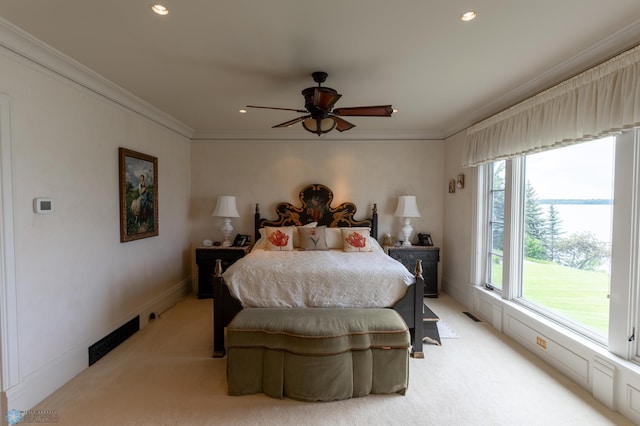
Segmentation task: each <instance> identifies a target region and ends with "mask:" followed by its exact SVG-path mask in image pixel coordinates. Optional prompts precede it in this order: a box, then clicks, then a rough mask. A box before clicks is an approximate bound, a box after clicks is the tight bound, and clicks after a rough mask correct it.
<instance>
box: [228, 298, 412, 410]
mask: <svg viewBox="0 0 640 426" xmlns="http://www.w3.org/2000/svg"><path fill="white" fill-rule="evenodd" d="M226 341H227V382H228V393H229V395H246V394H253V393H260V392H264V393H265V394H267V395H268V396H271V397H274V398H283V397H285V396H286V397H289V398H293V399H299V400H303V401H333V400H341V399H347V398H352V397H360V396H365V395H368V394H370V393H374V394H392V393H398V394H402V395H404V394H405V392H406V390H407V387H408V383H409V345H410V335H409V330H408V328H407V325H406V324H405V322H404V320H403V319H402V317H400V315H399V314H398V313H397V312H396V311H394V310H392V309H374V308H370V309H364V308H363V309H360V308H309V309H297V308H282V309H280V308H249V309H243V310H242V311H240V312H239V313H238V314H237V315H236V317H235V318H234V319H233V321H231V323H230V324H229V326H228V327H227V339H226Z"/></svg>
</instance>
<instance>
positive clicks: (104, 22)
mask: <svg viewBox="0 0 640 426" xmlns="http://www.w3.org/2000/svg"><path fill="white" fill-rule="evenodd" d="M150 2H151V0H109V1H100V2H98V1H88V0H59V1H36V0H0V16H2V18H4V19H5V20H7V21H9V22H11V23H12V24H14V25H16V26H18V27H20V28H22V29H23V30H25V31H27V32H28V33H30V34H32V35H33V36H35V37H37V38H39V39H40V40H42V41H44V42H45V43H46V44H48V45H50V46H52V47H53V48H55V49H57V50H58V51H60V52H62V53H64V54H65V55H67V56H69V57H71V58H72V59H74V60H76V61H78V62H79V63H81V64H83V65H84V66H86V67H88V68H90V69H92V70H94V71H96V72H97V73H98V74H100V75H102V76H103V77H105V78H107V79H108V80H110V81H112V82H113V83H115V84H116V85H118V86H120V87H122V88H124V89H126V90H127V91H129V92H131V93H132V94H134V95H136V96H137V97H139V98H141V99H143V100H144V101H146V102H148V103H149V104H152V105H154V106H155V107H157V108H158V109H160V110H162V111H164V112H165V113H167V114H169V115H170V116H172V117H173V118H175V119H176V120H178V121H180V122H182V123H183V124H184V125H186V126H187V127H188V128H191V129H192V130H193V137H194V139H206V138H213V139H227V138H265V139H290V138H304V139H310V138H316V136H315V135H313V134H311V133H307V132H305V131H304V130H303V129H302V127H301V125H296V126H295V127H292V128H279V129H272V128H271V126H272V125H275V124H279V123H281V122H284V121H287V120H290V119H293V118H296V117H297V116H298V115H300V114H298V113H296V112H293V111H275V110H259V109H252V110H249V112H248V113H247V114H239V113H238V110H239V109H240V108H242V107H244V106H245V105H247V104H252V105H265V106H273V107H282V108H296V109H298V108H301V109H303V108H304V101H303V97H302V95H301V94H300V92H301V90H302V89H304V88H306V87H310V86H314V85H315V83H313V80H312V79H311V76H310V74H311V72H313V71H325V72H327V73H329V77H328V79H327V82H326V83H325V84H324V85H325V86H328V87H332V88H334V89H336V90H337V91H338V92H339V93H341V94H342V95H343V96H342V99H340V100H339V101H338V103H337V104H336V107H348V106H363V105H379V104H387V103H390V104H392V105H393V107H394V108H395V109H397V110H398V112H397V113H395V114H394V115H393V117H391V118H382V117H376V118H371V117H349V118H348V120H349V121H351V122H353V123H354V124H356V126H357V127H356V128H354V129H352V130H349V131H347V132H344V133H338V132H337V131H333V132H331V133H330V134H329V135H327V137H328V138H343V139H351V138H355V139H367V138H376V139H379V138H385V139H441V138H445V137H448V136H451V135H452V134H455V133H456V132H458V131H461V130H463V129H464V128H466V127H468V126H469V125H471V124H473V123H474V122H477V121H478V120H480V119H482V118H485V117H487V116H488V115H491V114H493V113H496V112H498V111H500V110H502V109H504V108H506V107H508V106H510V105H512V104H514V103H516V102H518V101H520V100H522V99H524V98H525V97H528V96H530V95H532V94H534V93H536V92H538V91H540V90H542V89H545V88H547V87H549V86H551V85H553V84H556V83H558V82H560V81H561V80H562V79H565V78H567V77H569V76H571V75H573V74H575V73H576V72H578V71H581V70H584V69H585V68H587V67H588V66H591V65H593V64H595V63H597V62H599V61H601V60H603V59H605V58H607V57H609V56H611V55H612V54H614V53H617V52H619V51H621V50H623V49H625V48H627V47H630V46H631V45H633V44H637V43H638V42H640V1H638V0H607V1H603V0H535V1H533V0H464V1H462V0H400V1H389V0H324V1H313V2H312V1H308V0H269V1H261V0H216V1H213V0H188V1H185V0H164V3H163V4H164V5H165V6H167V7H168V8H169V9H170V11H171V13H170V14H169V15H168V16H165V17H161V16H157V15H155V14H153V13H152V12H151V10H150V8H149V3H150ZM468 9H474V10H477V11H478V18H477V19H476V20H475V21H472V22H469V23H463V22H462V21H460V20H459V16H460V15H461V14H462V13H463V12H465V11H466V10H468ZM0 44H1V40H0Z"/></svg>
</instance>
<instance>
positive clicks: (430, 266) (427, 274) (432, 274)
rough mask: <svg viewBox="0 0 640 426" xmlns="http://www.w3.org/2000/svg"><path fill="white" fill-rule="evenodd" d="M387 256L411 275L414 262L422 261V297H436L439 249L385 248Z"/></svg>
mask: <svg viewBox="0 0 640 426" xmlns="http://www.w3.org/2000/svg"><path fill="white" fill-rule="evenodd" d="M384 250H385V251H386V252H387V254H388V255H389V256H391V257H393V258H394V259H396V260H397V261H399V262H400V263H402V264H403V265H404V266H406V267H407V269H408V270H409V271H410V272H411V273H413V272H414V270H415V267H416V260H418V259H421V260H422V275H423V277H424V296H425V297H438V261H439V260H440V248H439V247H433V246H408V247H407V246H399V247H385V248H384Z"/></svg>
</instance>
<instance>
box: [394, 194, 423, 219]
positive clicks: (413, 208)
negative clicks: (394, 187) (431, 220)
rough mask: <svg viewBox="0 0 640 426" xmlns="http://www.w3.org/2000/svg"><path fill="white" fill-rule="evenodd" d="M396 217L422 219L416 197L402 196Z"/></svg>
mask: <svg viewBox="0 0 640 426" xmlns="http://www.w3.org/2000/svg"><path fill="white" fill-rule="evenodd" d="M395 216H398V217H420V212H419V211H418V204H417V203H416V196H415V195H401V196H400V197H398V208H397V209H396V212H395Z"/></svg>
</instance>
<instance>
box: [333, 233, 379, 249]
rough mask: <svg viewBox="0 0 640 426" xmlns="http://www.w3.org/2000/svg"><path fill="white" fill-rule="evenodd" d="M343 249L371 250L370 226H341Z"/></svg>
mask: <svg viewBox="0 0 640 426" xmlns="http://www.w3.org/2000/svg"><path fill="white" fill-rule="evenodd" d="M340 230H341V232H342V244H343V250H344V251H347V252H361V251H371V250H372V246H371V241H370V238H369V234H370V230H369V228H340Z"/></svg>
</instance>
